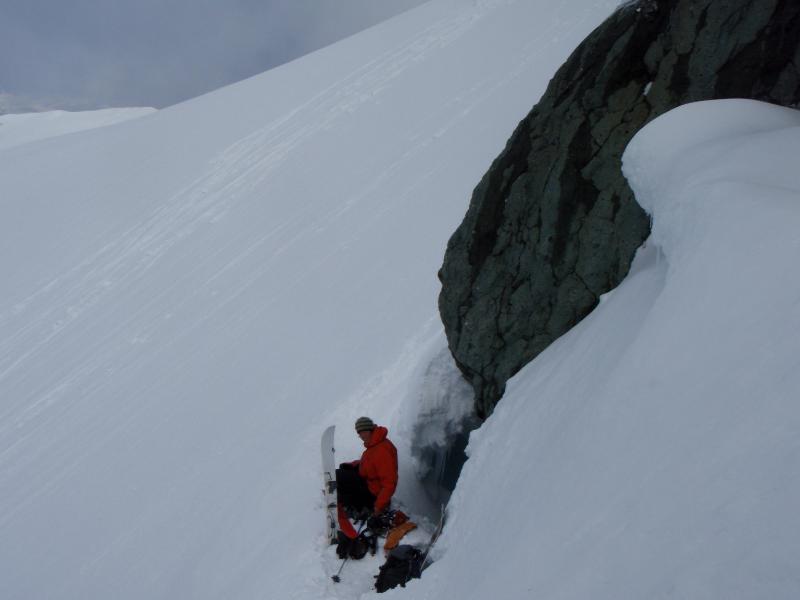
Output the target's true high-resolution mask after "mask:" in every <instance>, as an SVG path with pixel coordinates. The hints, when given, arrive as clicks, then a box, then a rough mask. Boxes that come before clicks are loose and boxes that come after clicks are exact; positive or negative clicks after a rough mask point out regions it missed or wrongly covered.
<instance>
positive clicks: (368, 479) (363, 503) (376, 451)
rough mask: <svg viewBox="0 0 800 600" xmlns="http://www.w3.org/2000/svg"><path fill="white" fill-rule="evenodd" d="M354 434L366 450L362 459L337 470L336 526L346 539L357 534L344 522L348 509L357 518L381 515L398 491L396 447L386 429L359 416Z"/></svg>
mask: <svg viewBox="0 0 800 600" xmlns="http://www.w3.org/2000/svg"><path fill="white" fill-rule="evenodd" d="M356 433H357V434H358V436H359V437H360V438H361V439H362V441H363V442H364V446H365V447H366V449H365V450H364V452H363V454H362V455H361V460H358V461H355V462H352V463H343V464H341V465H340V466H339V468H338V469H337V470H336V481H337V495H338V499H339V527H340V529H341V530H342V531H343V532H344V534H345V535H346V536H347V537H349V538H354V537H356V531H355V529H353V526H352V525H351V524H350V521H349V520H348V519H347V510H348V509H349V510H350V511H352V513H353V514H357V515H360V516H364V515H365V514H366V515H367V516H369V515H372V516H380V515H381V514H383V512H384V511H386V510H387V509H388V508H389V505H390V503H391V500H392V496H393V495H394V491H395V489H397V448H395V447H394V444H392V442H391V441H389V438H388V437H386V436H387V434H388V430H387V429H386V427H379V426H377V425H375V423H373V422H372V419H370V418H369V417H360V418H359V419H358V420H357V421H356Z"/></svg>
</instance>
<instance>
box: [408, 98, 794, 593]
mask: <svg viewBox="0 0 800 600" xmlns="http://www.w3.org/2000/svg"><path fill="white" fill-rule="evenodd" d="M797 156H800V112H798V111H796V110H789V109H785V108H779V107H775V106H772V105H766V104H760V103H757V102H752V101H745V100H727V101H716V102H703V103H697V104H692V105H688V106H684V107H681V108H679V109H676V110H674V111H672V112H670V113H668V114H666V115H664V116H662V117H660V118H659V119H657V120H655V121H654V122H652V123H651V124H649V125H648V126H646V127H645V128H644V129H643V130H642V131H641V132H639V133H638V134H637V135H636V137H635V138H634V139H633V140H632V142H631V143H630V145H629V146H628V149H627V150H626V153H625V159H624V171H625V174H626V176H627V177H628V179H629V181H630V183H631V185H632V187H633V189H634V191H635V193H636V197H637V199H638V200H639V201H640V202H641V204H642V205H643V206H644V207H645V208H646V209H647V210H648V211H649V212H650V213H651V214H652V216H653V234H652V236H651V238H650V240H649V241H648V242H647V244H646V247H645V248H643V249H641V250H640V252H639V254H638V256H637V259H636V262H635V264H634V268H633V270H632V272H631V274H630V275H629V276H628V277H627V279H626V280H625V281H624V282H623V283H622V284H621V285H620V286H619V287H618V288H617V289H616V290H614V291H613V292H612V293H610V294H608V295H607V296H606V297H605V298H604V299H603V302H602V303H601V304H600V306H599V307H598V308H597V309H596V310H595V311H594V312H593V313H592V314H591V315H590V316H589V317H588V318H587V319H586V320H584V321H583V322H582V323H580V324H579V325H578V326H577V327H575V328H574V329H573V330H572V331H570V332H569V333H568V334H567V335H565V336H563V337H562V338H561V339H559V340H558V341H557V342H556V343H555V344H553V346H551V347H550V348H549V349H548V350H547V351H546V352H544V353H542V354H541V355H540V356H539V357H537V359H536V360H535V361H533V362H532V363H531V364H530V365H528V366H527V367H526V368H525V369H523V370H522V371H521V372H520V373H519V374H517V376H516V377H515V378H514V379H513V381H512V382H511V383H510V385H509V387H508V391H507V393H506V396H505V397H504V399H503V400H502V402H501V403H500V405H499V406H498V409H497V410H496V412H495V413H494V414H493V416H492V417H491V419H489V421H487V422H486V423H485V424H484V426H483V427H482V428H481V429H480V430H478V431H477V432H475V433H473V435H472V438H471V441H470V448H469V452H470V460H469V461H468V462H467V465H466V467H465V469H464V471H463V473H462V477H461V479H460V480H459V485H458V488H457V490H456V493H455V495H454V497H453V499H452V500H451V506H450V508H451V511H452V519H451V521H450V524H449V526H448V528H447V529H446V531H445V534H444V537H443V539H442V544H441V545H440V546H439V547H438V554H439V555H440V560H439V561H438V562H436V563H435V564H434V565H433V567H431V569H430V570H429V571H428V572H427V574H426V576H425V577H424V578H423V579H422V580H421V581H420V582H419V583H418V584H416V585H415V586H414V587H411V588H409V592H413V593H410V594H409V596H411V597H414V598H417V599H422V598H425V599H434V598H442V597H451V598H460V599H472V598H474V599H483V598H490V597H491V598H504V599H517V598H519V599H522V598H548V599H554V598H558V599H565V600H566V599H576V600H577V599H582V600H583V599H586V598H592V599H597V600H603V599H609V600H611V599H614V600H616V599H619V598H693V599H694V598H726V599H739V598H741V599H756V598H770V599H771V600H777V599H786V600H789V599H791V598H797V597H800V520H798V519H797V517H796V511H797V507H798V506H800V444H798V440H800V406H799V405H798V395H797V391H798V389H800V368H798V367H800V362H799V361H800V359H798V357H800V338H799V337H798V336H797V331H798V330H800V280H798V278H797V277H795V276H794V273H796V271H797V268H796V265H797V260H798V254H799V252H800V235H799V234H798V231H800V172H799V171H798V169H797V165H796V157H797ZM498 557H501V558H499V559H498ZM398 597H399V596H398Z"/></svg>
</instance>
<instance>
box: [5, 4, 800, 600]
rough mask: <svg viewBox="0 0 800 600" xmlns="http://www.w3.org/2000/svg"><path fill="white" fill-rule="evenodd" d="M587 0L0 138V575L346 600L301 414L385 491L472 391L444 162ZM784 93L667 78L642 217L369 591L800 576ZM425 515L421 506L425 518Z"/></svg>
mask: <svg viewBox="0 0 800 600" xmlns="http://www.w3.org/2000/svg"><path fill="white" fill-rule="evenodd" d="M617 4H618V2H616V1H610V0H608V1H600V0H594V1H590V0H582V1H581V2H579V3H578V2H575V3H569V6H566V5H563V4H554V3H548V2H544V1H539V0H516V1H515V0H438V1H434V2H430V3H428V4H426V5H423V6H421V7H420V8H418V9H415V10H413V11H411V12H408V13H405V14H403V15H400V16H398V17H396V18H395V19H392V20H391V21H388V22H386V23H383V24H381V25H379V26H377V27H375V28H373V29H370V30H367V31H365V32H362V33H360V34H358V35H356V36H354V37H352V38H349V39H347V40H344V41H342V42H340V43H338V44H335V45H333V46H331V47H328V48H326V49H323V50H321V51H319V52H316V53H314V54H311V55H309V56H306V57H304V58H302V59H300V60H298V61H295V62H293V63H290V64H288V65H285V66H283V67H280V68H278V69H275V70H273V71H270V72H268V73H265V74H263V75H261V76H258V77H254V78H252V79H249V80H246V81H243V82H240V83H239V84H236V85H234V86H230V87H227V88H224V89H221V90H218V91H216V92H214V93H211V94H208V95H206V96H203V97H200V98H197V99H194V100H192V101H189V102H186V103H184V104H181V105H177V106H174V107H171V108H168V109H164V110H161V111H158V112H155V113H153V114H150V115H146V116H143V117H141V118H137V119H133V120H129V121H126V122H123V123H119V124H116V125H113V126H109V127H102V128H96V129H92V130H87V131H83V132H79V133H74V134H71V135H64V136H56V137H49V138H48V139H42V140H40V141H38V142H36V143H29V144H22V145H18V146H15V147H9V148H6V149H3V150H0V202H1V203H2V204H1V206H2V208H3V214H4V218H3V219H2V221H0V244H1V246H0V248H1V249H2V252H0V269H2V273H3V275H4V277H3V286H4V287H3V292H4V293H3V294H2V295H1V296H0V398H2V399H3V401H2V413H3V415H2V419H0V497H2V498H3V502H2V505H0V539H1V540H2V542H0V597H2V598H76V599H77V598H81V599H84V598H136V599H137V600H138V599H141V598H148V599H151V598H152V599H155V598H170V599H174V598H226V599H227V598H237V599H238V598H296V599H299V600H306V599H308V600H310V599H318V598H354V597H360V596H361V595H362V594H363V595H368V594H370V593H371V592H370V591H369V586H370V583H371V577H372V575H373V574H374V572H375V570H376V568H377V567H376V564H377V563H376V560H372V561H369V560H368V561H365V562H361V563H353V564H351V565H350V566H349V567H348V569H349V570H348V571H346V572H345V573H344V574H343V577H342V579H343V581H342V583H340V584H334V583H333V582H332V581H331V579H330V576H331V575H332V574H333V571H334V570H335V568H338V561H337V560H336V558H335V554H334V553H333V549H332V548H330V547H327V546H326V545H325V543H324V523H323V506H322V498H321V494H320V483H321V481H320V479H321V477H320V473H319V437H320V435H321V433H322V431H323V429H324V428H325V427H326V426H327V425H329V424H335V425H336V426H337V439H336V449H337V455H338V457H339V458H340V459H342V460H344V459H349V458H355V457H357V456H358V454H359V452H360V441H359V440H358V438H357V437H356V436H355V434H354V432H353V430H352V428H353V421H354V420H355V418H357V417H358V416H361V415H362V414H366V415H369V416H371V417H372V418H374V419H375V420H376V421H378V422H380V423H382V424H386V425H387V426H388V427H389V431H390V437H391V438H392V439H393V440H394V441H395V443H396V444H397V446H398V449H399V453H400V462H401V481H400V488H399V490H398V494H397V497H398V498H399V499H400V500H401V501H402V502H403V503H404V507H405V508H407V509H408V511H409V512H411V513H412V514H414V515H416V516H417V517H418V518H419V519H420V521H421V524H423V525H429V521H430V520H432V519H434V518H435V508H433V507H431V506H430V504H431V503H430V502H429V501H428V499H427V497H426V495H425V491H424V489H422V486H420V485H419V484H418V483H417V475H418V473H419V470H420V469H422V468H424V465H421V464H418V463H417V462H416V461H415V459H414V458H413V457H412V449H411V445H412V443H414V444H416V443H417V442H418V441H419V438H420V436H435V433H436V432H435V430H434V428H430V427H427V426H429V425H430V423H431V419H440V420H441V422H443V423H446V422H447V421H449V420H457V419H459V418H461V417H462V416H463V415H464V414H465V413H468V412H469V410H470V408H471V400H472V396H471V394H470V391H469V389H468V388H467V387H465V386H464V383H463V382H462V381H461V380H460V378H459V376H458V373H457V370H456V368H455V366H454V365H453V363H452V360H451V359H450V356H449V354H448V353H447V348H446V341H445V339H444V334H443V332H442V326H441V324H440V321H439V318H438V315H437V308H436V296H437V293H438V291H439V283H438V281H437V279H436V271H437V269H438V267H439V265H440V264H441V259H442V255H443V253H444V248H445V244H446V242H447V238H448V236H449V235H450V233H451V232H452V231H453V230H454V228H455V227H456V225H457V224H458V222H459V220H460V219H461V217H462V216H463V214H464V210H465V208H466V205H467V202H468V199H469V195H470V192H471V190H472V188H473V186H474V185H475V184H476V182H477V181H478V179H479V178H480V176H481V175H482V173H483V172H484V171H485V169H486V167H487V166H488V165H489V163H490V162H491V161H492V159H493V158H494V157H495V156H496V155H497V153H498V152H499V151H500V149H501V148H502V147H503V145H504V144H505V142H506V140H507V139H508V137H509V135H510V133H511V131H512V130H513V129H514V127H515V125H516V124H517V122H518V121H519V119H520V118H521V117H522V116H523V115H524V114H525V113H526V112H527V111H528V110H529V109H530V107H531V105H532V104H533V103H534V102H535V101H536V100H537V98H539V96H541V94H542V93H543V91H544V88H545V86H546V84H547V81H548V80H549V78H550V77H551V76H552V75H553V73H555V71H556V69H557V68H558V67H559V65H561V63H563V61H564V60H565V59H566V57H567V56H568V55H569V53H570V52H571V50H572V49H573V48H574V47H575V46H576V45H577V44H578V43H579V42H580V41H581V39H583V37H584V36H585V35H586V34H587V33H589V31H590V30H592V29H593V28H594V27H595V26H596V25H598V24H599V23H600V22H601V21H602V20H603V19H604V18H605V17H606V16H607V15H608V14H610V13H611V11H612V10H613V9H614V8H615V7H616V5H617ZM798 124H800V123H798V119H797V117H796V113H795V112H793V111H790V110H788V109H778V108H775V107H767V106H764V105H759V104H755V103H750V102H735V101H734V102H728V103H722V104H718V103H712V104H699V105H691V106H688V107H685V108H682V109H679V110H677V111H674V112H672V113H668V114H667V115H665V116H664V117H662V118H660V119H659V120H657V121H654V122H653V123H652V124H651V125H650V126H648V127H647V128H646V129H645V130H643V131H642V132H641V133H640V134H639V135H638V136H637V137H636V138H635V140H634V142H633V144H632V145H631V147H630V149H629V151H628V154H627V155H626V161H625V171H626V174H627V176H628V177H629V180H630V181H631V183H632V185H633V187H634V191H635V192H636V194H637V199H639V201H640V202H641V204H642V206H644V208H645V209H646V210H648V212H650V213H651V214H652V215H653V224H654V228H653V237H652V238H651V240H650V241H648V243H647V245H646V247H645V248H643V249H642V250H640V252H639V255H638V257H637V261H636V263H635V265H634V268H633V269H632V271H631V273H630V275H629V276H628V278H627V279H626V280H625V281H624V282H623V284H622V285H621V286H620V287H619V288H618V289H617V290H615V291H614V292H612V293H611V294H608V295H606V296H605V297H604V299H603V301H602V303H601V304H600V306H599V307H598V308H597V309H596V310H595V311H594V312H593V313H592V314H591V315H590V316H589V317H588V318H587V319H585V320H584V321H583V322H582V323H581V324H579V325H578V326H577V327H576V328H575V329H573V330H572V331H570V332H569V333H568V334H567V335H566V336H564V337H563V338H561V339H560V340H558V341H557V342H556V343H555V344H554V345H553V346H551V347H550V348H549V349H548V350H546V351H545V352H544V353H542V354H541V355H540V356H539V357H537V359H536V360H535V361H534V362H533V363H531V364H530V365H528V367H526V368H525V369H524V370H523V371H521V372H520V373H519V374H518V375H517V376H516V377H515V378H514V379H513V380H512V381H511V382H510V383H509V386H508V389H507V393H506V396H505V397H504V399H503V401H502V402H501V403H500V404H499V405H498V407H497V409H496V410H495V412H494V414H493V415H492V417H491V418H490V419H489V420H488V421H487V422H486V423H485V424H484V425H483V426H482V427H481V428H480V429H479V430H477V431H476V432H474V433H473V435H472V437H471V440H470V446H469V455H470V459H469V461H468V462H467V464H466V466H465V469H464V471H463V473H462V476H461V478H460V480H459V483H458V487H457V488H456V491H455V493H454V496H453V498H452V500H451V503H450V506H449V508H448V525H447V527H446V529H445V532H444V535H443V537H442V539H441V540H440V543H439V544H437V546H436V549H435V553H434V556H435V558H436V562H435V563H434V564H433V566H432V567H430V569H428V570H427V571H426V572H425V575H424V577H423V578H422V579H421V580H419V581H414V582H412V583H410V584H409V586H408V587H407V588H406V589H405V590H394V591H391V592H389V593H388V597H408V598H429V599H433V598H456V597H457V598H475V599H478V598H481V599H483V598H487V597H492V598H503V599H506V598H508V599H515V598H531V597H542V598H587V597H591V598H650V597H690V598H701V597H703V598H705V597H725V598H757V597H769V598H789V597H795V596H796V595H797V592H798V590H800V582H798V579H797V575H796V573H798V572H800V570H798V569H797V566H798V565H797V557H798V556H800V553H798V551H797V550H798V547H797V541H796V540H798V539H800V536H799V535H798V533H800V532H798V531H797V525H796V520H795V519H793V517H792V513H793V510H792V509H793V508H794V506H796V505H797V502H798V500H800V489H798V484H797V477H796V474H797V464H798V460H797V459H798V458H799V457H798V449H797V448H798V447H797V444H796V439H797V433H798V424H799V423H798V417H799V416H800V413H798V411H797V410H796V408H795V407H794V406H793V402H792V401H793V399H794V396H793V394H794V390H796V389H797V388H798V383H800V382H798V381H797V375H796V371H797V369H793V367H794V362H796V361H795V359H794V357H795V356H797V354H798V352H797V350H798V348H797V342H795V341H794V337H793V336H792V332H793V330H794V329H795V327H793V325H797V324H798V323H797V319H798V312H797V310H796V308H797V299H798V297H800V296H799V295H798V291H800V290H798V289H797V286H796V285H795V284H794V283H793V281H792V280H791V277H786V276H785V275H784V274H785V273H788V272H791V262H790V261H792V259H793V258H794V252H793V250H794V249H795V247H796V239H795V238H796V233H795V231H796V229H797V224H796V223H795V220H796V217H795V213H796V212H797V210H796V208H795V206H794V201H795V200H796V199H797V196H798V190H800V181H798V179H797V175H796V169H793V168H792V164H791V163H792V157H793V156H796V155H797V150H798V148H797V147H796V146H797V144H796V140H797V139H798V138H797V131H798V129H797V127H798ZM426 519H427V520H426Z"/></svg>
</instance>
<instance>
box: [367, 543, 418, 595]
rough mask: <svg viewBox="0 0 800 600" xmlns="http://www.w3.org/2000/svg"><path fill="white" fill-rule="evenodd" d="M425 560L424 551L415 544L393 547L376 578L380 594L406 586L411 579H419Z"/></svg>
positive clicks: (376, 587)
mask: <svg viewBox="0 0 800 600" xmlns="http://www.w3.org/2000/svg"><path fill="white" fill-rule="evenodd" d="M424 560H425V557H424V555H423V553H422V552H420V551H419V549H417V548H415V547H414V546H408V545H401V546H397V547H396V548H393V549H392V550H391V551H390V552H389V555H388V556H387V557H386V562H385V563H383V565H382V566H381V568H380V571H379V572H378V575H377V576H376V578H375V589H376V590H377V591H378V593H379V594H380V593H383V592H385V591H386V590H390V589H392V588H395V587H397V586H398V585H399V586H401V587H405V586H406V583H407V582H408V581H409V580H411V579H419V577H420V575H421V573H422V563H423V561H424Z"/></svg>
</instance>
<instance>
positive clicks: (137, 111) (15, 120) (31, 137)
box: [0, 108, 155, 150]
mask: <svg viewBox="0 0 800 600" xmlns="http://www.w3.org/2000/svg"><path fill="white" fill-rule="evenodd" d="M154 110H155V109H154V108H106V109H103V110H92V111H80V112H68V111H64V110H53V111H48V112H40V113H25V114H18V115H16V114H14V115H0V150H5V149H6V148H11V147H12V146H19V145H21V144H27V143H29V142H35V141H38V140H41V139H45V138H49V137H55V136H59V135H66V134H68V133H75V132H77V131H84V130H86V129H94V128H95V127H105V126H106V125H114V124H116V123H121V122H122V121H127V120H129V119H135V118H136V117H142V116H144V115H148V114H150V113H152V112H153V111H154Z"/></svg>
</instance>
